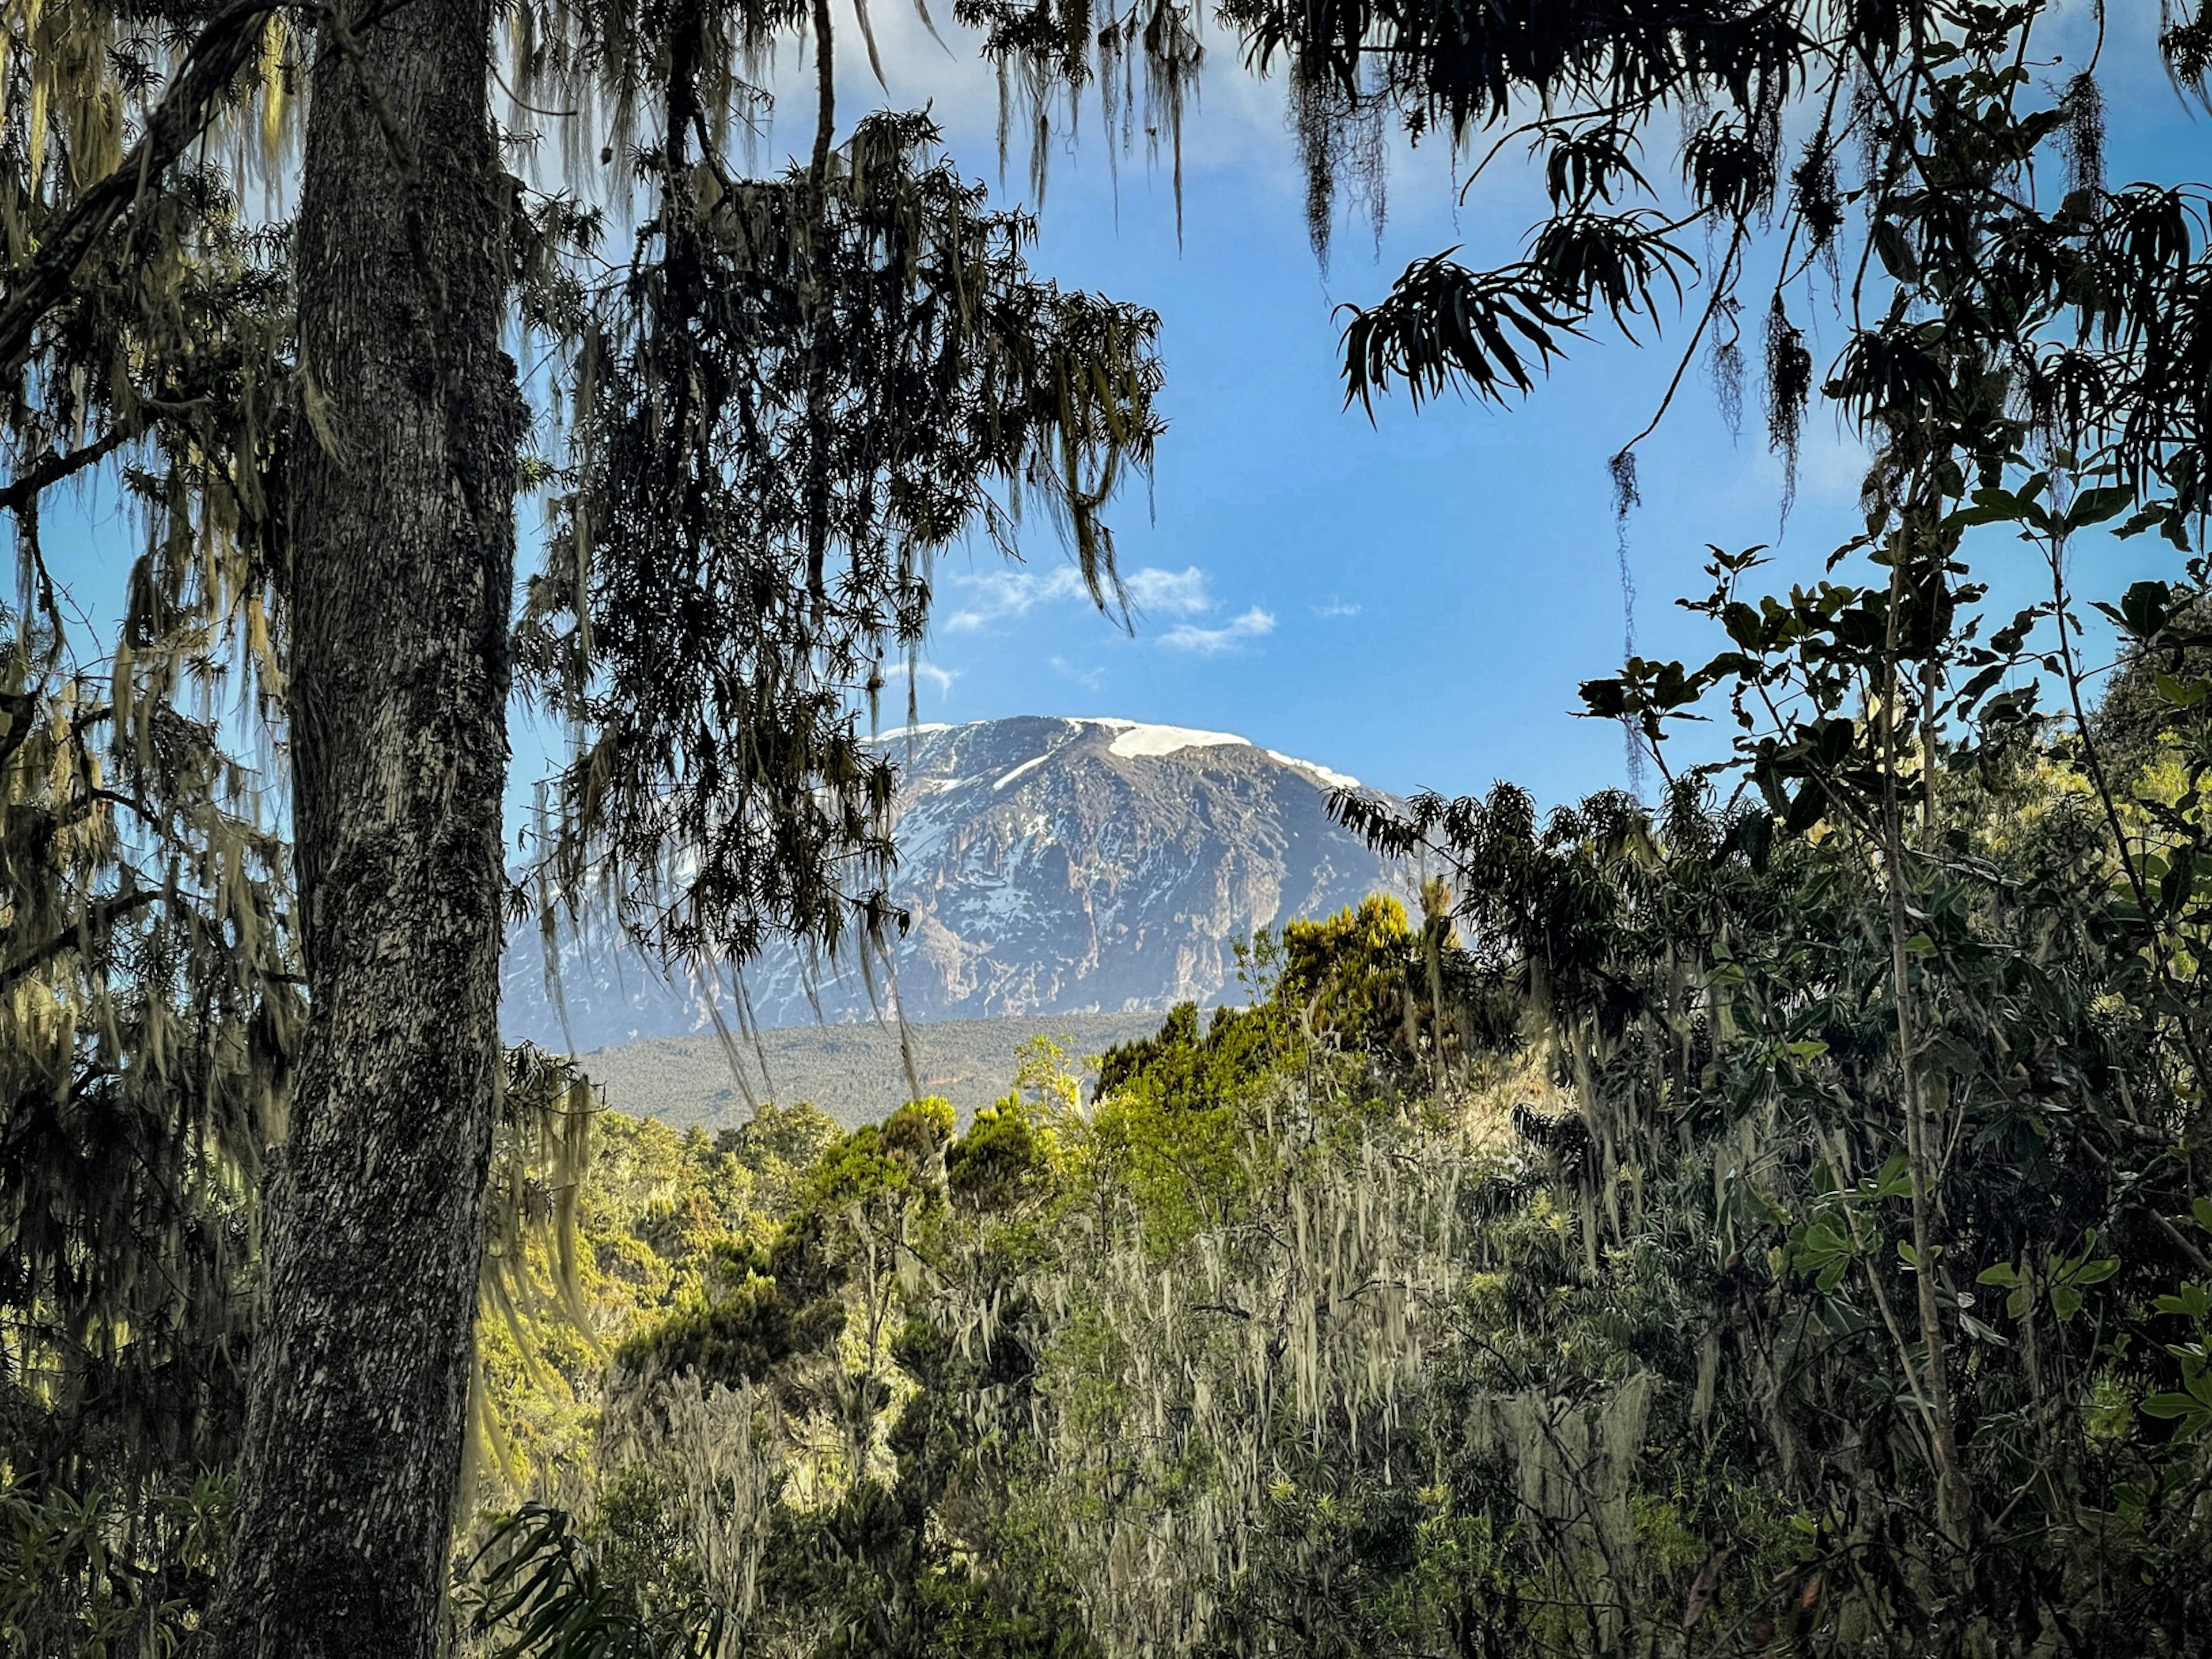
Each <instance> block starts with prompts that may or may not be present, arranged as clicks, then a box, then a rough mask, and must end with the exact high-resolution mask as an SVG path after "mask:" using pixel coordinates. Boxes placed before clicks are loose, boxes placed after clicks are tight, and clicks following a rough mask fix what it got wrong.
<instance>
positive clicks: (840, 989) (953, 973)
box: [501, 716, 1413, 1049]
mask: <svg viewBox="0 0 2212 1659" xmlns="http://www.w3.org/2000/svg"><path fill="white" fill-rule="evenodd" d="M877 741H878V742H880V743H883V744H886V745H889V746H890V748H891V750H893V755H894V758H895V759H896V762H897V763H898V765H899V769H900V771H901V775H902V777H901V787H900V799H899V806H898V825H897V842H898V851H899V867H898V874H897V878H896V882H895V883H894V885H893V889H892V891H893V896H894V897H895V898H896V900H897V901H898V902H899V903H900V904H901V905H902V906H903V907H904V908H906V909H907V910H908V911H909V912H910V913H911V915H912V916H913V919H914V920H913V926H912V927H910V928H909V930H908V933H907V935H906V937H905V939H903V940H902V942H901V944H900V946H899V948H898V950H897V952H896V969H897V989H898V998H899V1004H900V1006H901V1007H902V1009H903V1011H904V1012H905V1014H906V1016H907V1018H908V1019H911V1020H933V1019H947V1018H976V1017H983V1016H992V1015H1001V1014H1023V1015H1029V1014H1040V1013H1042V1014H1051V1013H1080V1012H1121V1011H1141V1010H1162V1009H1165V1008H1168V1007H1170V1006H1173V1005H1174V1004H1176V1003H1177V1002H1182V1001H1188V1000H1195V1001H1199V1002H1201V1003H1204V1002H1212V1001H1219V1000H1236V999H1237V996H1238V995H1239V990H1238V987H1237V963H1236V954H1235V945H1236V942H1237V940H1238V939H1243V938H1246V937H1248V936H1249V935H1250V934H1251V933H1253V931H1254V930H1255V929H1257V928H1261V927H1278V926H1279V925H1280V924H1281V923H1283V922H1284V921H1288V920H1290V919H1291V918H1292V917H1297V916H1314V915H1328V914H1331V913H1333V912H1334V911H1336V910H1338V909H1340V908H1343V907H1344V906H1346V905H1347V904H1352V903H1356V902H1358V900H1360V899H1361V898H1364V897H1365V896H1367V895H1368V894H1370V893H1374V892H1378V891H1394V892H1397V893H1400V894H1401V895H1405V894H1408V893H1410V891H1411V890H1412V886H1413V878H1412V872H1410V871H1408V870H1407V869H1405V868H1402V867H1396V866H1391V865H1389V864H1387V863H1386V862H1385V861H1384V860H1382V859H1380V858H1378V857H1377V856H1376V854H1373V853H1371V852H1370V851H1369V850H1368V849H1367V848H1365V847H1364V845H1363V844H1361V843H1360V842H1358V841H1357V840H1356V839H1354V838H1353V837H1352V836H1350V835H1348V834H1346V832H1345V831H1344V830H1343V829H1340V828H1339V827H1338V826H1337V825H1335V824H1334V823H1331V822H1330V821H1329V818H1328V811H1327V804H1328V796H1329V793H1330V792H1331V791H1332V790H1334V789H1336V788H1340V787H1344V788H1350V787H1358V780H1356V779H1353V778H1350V777H1346V776H1345V775H1343V774H1341V773H1338V772H1333V771H1331V770H1329V769H1328V768H1326V767H1322V766H1316V765H1315V764H1313V763H1311V762H1309V761H1302V760H1294V759H1292V758H1291V757H1289V756H1287V755H1283V754H1279V753H1276V752H1275V751H1274V750H1267V749H1261V748H1259V747H1256V746H1255V745H1254V744H1250V743H1248V742H1247V741H1245V739H1243V738H1239V737H1232V736H1231V735H1230V734H1228V733H1227V732H1197V731H1192V730H1189V729H1188V728H1186V727H1182V726H1146V725H1140V724H1139V723H1137V722H1135V721H1133V720H1071V719H1060V718H1048V717H1042V716H1024V717H1022V718H1018V719H1014V720H977V721H974V722H971V723H969V724H968V725H965V726H913V727H908V728H906V729H903V730H901V731H896V732H886V733H884V735H883V736H882V737H881V738H878V739H877ZM561 982H562V999H563V1000H564V1002H565V1004H566V1006H567V1010H568V1037H566V1038H564V1037H563V1036H562V1026H561V1021H560V1019H559V1018H558V1016H557V1015H556V1012H555V1011H554V1007H553V1004H552V1001H551V999H550V996H549V995H548V994H547V991H546V987H545V983H544V964H543V959H542V957H541V956H540V954H539V946H538V940H537V937H536V933H535V930H534V929H523V930H520V931H519V932H518V935H517V937H516V938H515V939H512V940H511V941H510V943H509V949H508V953H507V965H506V970H505V973H504V975H503V976H502V993H503V1000H502V1004H501V1020H502V1024H504V1025H505V1026H506V1028H507V1035H508V1036H509V1037H510V1038H522V1037H529V1038H532V1039H533V1040H535V1041H538V1042H544V1043H546V1044H548V1045H550V1046H556V1047H559V1046H566V1045H567V1043H568V1042H574V1045H575V1046H576V1047H577V1048H580V1049H589V1048H597V1047H599V1046H602V1045H604V1044H607V1043H613V1042H629V1041H632V1040H634V1039H635V1038H640V1037H651V1036H675V1035H678V1034H682V1033H685V1032H690V1031H695V1030H702V1029H703V1028H705V1027H707V1026H708V1024H710V1018H709V1016H708V1012H707V1010H706V1006H705V1004H704V1001H703V1000H702V992H701V989H700V988H699V987H694V986H690V985H685V986H680V987H679V986H671V985H670V984H668V983H667V982H666V981H664V980H662V979H661V978H660V977H659V975H658V974H657V972H656V971H654V970H653V969H651V968H649V967H648V966H647V964H646V963H644V961H643V960H642V959H641V957H638V956H637V955H636V954H635V952H633V951H628V950H624V949H621V948H618V947H613V946H608V945H599V946H595V947H592V948H589V949H586V948H581V947H579V948H574V949H572V950H570V951H568V953H566V955H565V957H564V960H563V963H562V975H561ZM745 985H746V989H747V991H748V993H749V994H750V998H751V1001H752V1006H753V1011H754V1014H755V1017H756V1018H757V1020H758V1021H759V1023H760V1024H763V1025H771V1026H772V1025H790V1024H806V1023H809V1022H811V1020H812V1019H813V1018H815V1015H814V1007H813V1004H812V1003H811V1002H810V1000H809V999H808V996H807V987H806V983H805V974H804V972H803V970H802V968H801V964H800V963H799V958H798V957H797V956H796V955H795V954H794V953H792V952H789V951H785V952H781V953H777V954H773V955H771V956H769V957H767V958H765V959H763V960H762V961H760V962H757V963H753V964H752V965H751V966H750V968H749V969H747V970H746V973H745ZM815 994H816V997H817V999H818V1000H819V1003H820V1006H821V1009H822V1012H823V1016H824V1017H826V1018H829V1019H832V1020H837V1019H851V1018H869V1017H871V1013H872V1008H871V1003H870V1000H869V996H868V992H867V988H866V984H865V982H864V981H863V980H862V979H861V976H860V974H859V973H858V972H857V971H848V973H847V974H846V975H844V976H843V977H842V978H840V979H837V980H834V981H829V982H827V983H823V984H820V985H817V987H815ZM880 994H881V975H880V974H879V975H878V995H879V996H880ZM722 995H724V996H725V997H726V995H727V993H726V992H725V993H722Z"/></svg>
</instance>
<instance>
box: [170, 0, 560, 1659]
mask: <svg viewBox="0 0 2212 1659" xmlns="http://www.w3.org/2000/svg"><path fill="white" fill-rule="evenodd" d="M490 21H491V20H490V9H489V0H437V3H435V4H434V3H415V4H410V5H405V6H400V7H397V8H393V9H390V10H389V14H388V16H387V17H386V21H381V22H379V23H376V24H374V25H373V26H371V27H366V28H364V29H363V30H362V31H361V33H359V34H358V36H357V37H349V36H348V35H346V34H344V33H341V32H338V31H337V30H335V29H334V28H333V27H331V26H330V25H328V24H325V27H324V29H323V32H322V35H321V38H320V39H319V41H318V49H317V54H316V58H315V64H314V68H313V87H312V100H311V104H310V108H309V118H308V125H307V153H306V158H305V163H304V168H303V174H302V179H301V212H300V222H299V242H298V267H297V268H298V279H299V318H300V355H301V367H302V374H301V386H302V390H301V399H300V405H299V408H298V410H297V420H296V423H295V439H294V442H293V447H292V455H293V462H292V473H291V479H290V511H291V518H290V526H291V544H292V561H291V567H290V571H289V586H288V593H289V602H290V603H289V630H290V631H289V643H290V663H291V668H290V673H291V684H290V688H289V712H290V723H291V750H292V767H293V782H294V790H295V798H294V813H295V837H296V848H297V853H296V858H297V864H298V876H299V899H300V907H301V937H302V942H303V945H304V950H305V955H306V961H307V980H308V985H309V994H310V999H311V1009H310V1014H309V1020H308V1026H307V1039H306V1048H305V1052H304V1054H303V1056H302V1062H301V1073H300V1078H299V1086H298V1089H297V1091H296V1093H295V1098H294V1102H293V1106H292V1112H291V1123H290V1132H289V1138H288V1141H287V1144H286V1146H285V1147H284V1148H283V1152H282V1153H281V1154H280V1155H279V1157H278V1158H276V1160H275V1163H274V1165H273V1173H272V1176H271V1178H270V1188H269V1193H268V1203H267V1208H266V1236H265V1253H264V1263H265V1266H264V1272H265V1274H266V1278H265V1280H264V1289H263V1303H262V1310H261V1321H260V1325H259V1328H258V1335H257V1338H256V1352H255V1358H254V1364H253V1375H252V1397H251V1404H250V1407H249V1413H248V1419H247V1425H246V1451H245V1456H244V1460H243V1462H242V1465H241V1471H240V1482H241V1486H240V1516H239V1528H238V1532H237V1535H236V1543H235V1547H234V1554H233V1558H232V1560H231V1563H230V1566H229V1570H228V1577H227V1579H226V1582H225V1584H224V1588H223V1592H222V1597H221V1599H220V1601H219V1603H218V1606H217V1607H216V1612H215V1614H214V1616H213V1618H212V1620H211V1623H210V1636H211V1638H212V1642H211V1646H212V1648H213V1650H214V1651H215V1652H216V1653H219V1654H221V1655H222V1656H224V1659H248V1656H252V1659H261V1656H267V1659H334V1656H341V1655H362V1656H368V1655H374V1656H377V1659H430V1656H432V1655H434V1654H435V1653H437V1652H438V1651H439V1650H440V1647H441V1632H440V1621H441V1594H442V1589H443V1584H444V1578H445V1572H446V1565H447V1551H448V1547H449V1536H450V1532H451V1528H452V1523H453V1502H454V1492H455V1487H456V1485H457V1483H458V1480H459V1471H460V1467H461V1452H462V1442H463V1437H464V1432H465V1423H466V1413H467V1407H468V1394H469V1379H470V1374H471V1337H472V1326H473V1322H474V1318H475V1314H476V1308H477V1272H478V1267H479V1262H480V1259H481V1256H482V1254H483V1231H484V1225H483V1205H484V1195H483V1187H484V1176H485V1166H486V1162H487V1159H488V1158H489V1152H490V1145H491V1137H492V1129H493V1123H494V1118H495V1112H496V1098H495V1090H496V1087H497V1079H498V1077H499V1059H500V1048H499V1035H498V1018H497V1016H498V1006H497V1005H498V973H497V968H498V952H499V941H500V925H499V922H500V899H501V884H502V866H501V823H500V809H501V796H502V793H503V791H504V787H505V782H506V774H507V726H506V702H507V681H508V672H507V615H508V602H509V599H510V595H511V590H512V586H513V567H514V532H513V495H514V476H515V459H516V453H517V445H518V442H519V439H520V430H521V424H520V423H521V417H522V406H521V403H520V395H519V393H518V392H517V390H516V386H515V373H514V367H513V362H511V361H510V360H509V359H508V358H507V356H506V355H505V354H504V352H503V350H502V349H501V323H502V318H503V315H504V299H505V293H504V282H503V278H502V276H501V271H502V262H501V258H500V257H499V240H500V237H501V213H500V210H499V205H498V202H499V197H498V194H497V191H496V187H495V180H496V179H497V177H498V168H497V160H498V158H497V154H496V151H495V147H494V140H493V136H492V128H491V119H490V110H489V98H488V94H487V90H486V88H487V78H488V72H489V52H490V32H491V31H490Z"/></svg>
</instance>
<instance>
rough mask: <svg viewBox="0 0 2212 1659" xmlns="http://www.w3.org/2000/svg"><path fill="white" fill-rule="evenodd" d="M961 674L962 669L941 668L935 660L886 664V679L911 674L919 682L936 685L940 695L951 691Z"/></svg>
mask: <svg viewBox="0 0 2212 1659" xmlns="http://www.w3.org/2000/svg"><path fill="white" fill-rule="evenodd" d="M960 674H961V671H960V670H959V669H957V668H939V666H938V665H936V664H935V663H933V662H918V663H915V664H913V665H908V664H906V663H902V662H887V663H885V664H884V678H885V679H887V680H893V679H901V678H907V677H908V676H911V677H912V678H914V679H915V682H916V683H917V684H922V685H927V686H933V687H935V688H936V690H937V695H938V696H940V697H942V696H947V695H949V694H950V693H951V690H952V682H953V681H955V680H957V679H958V678H960Z"/></svg>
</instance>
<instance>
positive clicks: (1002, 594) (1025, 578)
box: [945, 564, 1091, 633]
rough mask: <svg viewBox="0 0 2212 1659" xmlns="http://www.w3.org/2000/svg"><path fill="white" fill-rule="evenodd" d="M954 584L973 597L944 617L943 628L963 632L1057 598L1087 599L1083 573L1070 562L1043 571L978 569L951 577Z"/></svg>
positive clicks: (1046, 603)
mask: <svg viewBox="0 0 2212 1659" xmlns="http://www.w3.org/2000/svg"><path fill="white" fill-rule="evenodd" d="M952 580H953V583H954V585H955V586H958V587H960V588H963V589H964V590H965V591H966V592H969V594H971V595H973V597H972V598H971V599H969V602H968V603H967V604H966V605H963V606H962V607H961V608H960V609H959V610H957V611H954V612H953V613H952V614H951V616H949V617H946V618H945V627H947V628H949V629H952V630H953V631H954V632H956V633H965V632H967V631H969V630H970V629H977V628H981V627H984V626H986V625H987V624H988V623H994V622H999V621H1002V620H1003V619H1005V618H1006V617H1026V616H1028V615H1029V614H1030V611H1034V610H1036V608H1037V606H1039V605H1050V604H1053V603H1054V602H1055V601H1057V600H1060V599H1086V600H1087V599H1089V598H1090V597H1091V590H1090V589H1089V588H1088V587H1086V586H1085V585H1084V581H1083V573H1082V572H1081V571H1080V570H1078V569H1077V568H1075V567H1074V566H1073V565H1072V564H1064V565H1061V566H1060V567H1058V568H1055V569H1053V570H1050V571H1045V572H1039V571H1035V570H1024V569H1019V568H1007V569H999V570H979V571H974V572H970V573H967V574H956V575H955V576H954V577H953V578H952Z"/></svg>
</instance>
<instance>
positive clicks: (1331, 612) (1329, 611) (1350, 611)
mask: <svg viewBox="0 0 2212 1659" xmlns="http://www.w3.org/2000/svg"><path fill="white" fill-rule="evenodd" d="M1307 608H1308V609H1309V610H1310V611H1312V612H1313V613H1314V615H1315V616H1316V617H1322V619H1324V620H1331V619H1334V618H1335V617H1356V616H1358V614H1359V607H1358V605H1346V603H1345V602H1344V601H1343V600H1342V599H1338V598H1337V597H1336V595H1335V594H1334V593H1332V594H1330V595H1329V596H1328V604H1327V605H1310V606H1308V607H1307Z"/></svg>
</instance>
